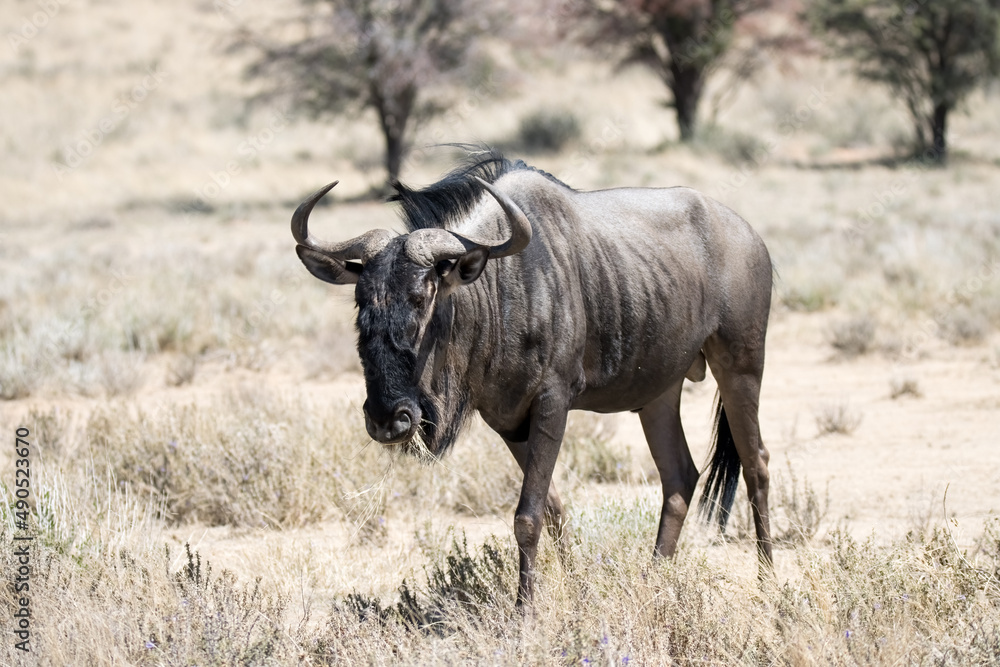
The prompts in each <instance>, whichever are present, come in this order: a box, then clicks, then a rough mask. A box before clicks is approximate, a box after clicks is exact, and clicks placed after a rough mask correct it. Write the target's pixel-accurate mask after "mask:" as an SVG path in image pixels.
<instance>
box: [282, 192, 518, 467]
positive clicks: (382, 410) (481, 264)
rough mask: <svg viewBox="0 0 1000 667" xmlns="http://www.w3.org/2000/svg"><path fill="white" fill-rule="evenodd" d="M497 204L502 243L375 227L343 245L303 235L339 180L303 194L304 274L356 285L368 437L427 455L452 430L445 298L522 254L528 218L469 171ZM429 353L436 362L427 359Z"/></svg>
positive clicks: (296, 228)
mask: <svg viewBox="0 0 1000 667" xmlns="http://www.w3.org/2000/svg"><path fill="white" fill-rule="evenodd" d="M474 179H475V181H477V182H478V183H479V185H480V186H482V188H483V189H484V190H485V191H486V192H488V193H489V194H490V195H492V197H493V198H494V199H496V201H497V202H498V203H499V204H500V208H501V209H502V210H503V213H504V214H505V216H506V220H507V221H508V223H509V225H510V228H511V235H510V238H508V239H507V240H505V241H478V240H473V239H470V238H467V237H465V236H462V235H460V234H457V233H455V232H451V231H448V230H445V229H441V228H436V227H435V228H425V229H416V230H414V231H412V232H410V233H409V234H404V235H400V236H396V235H393V234H392V233H391V232H389V231H387V230H384V229H375V230H372V231H369V232H366V233H364V234H362V235H361V236H358V237H356V238H353V239H350V240H348V241H343V242H341V243H326V242H323V241H320V240H317V239H316V238H315V237H313V236H312V235H311V234H309V229H308V220H309V213H310V212H311V211H312V208H313V206H315V204H316V202H318V201H319V200H320V198H322V197H323V195H325V194H326V193H327V192H329V191H330V189H331V188H332V187H333V186H334V185H336V182H334V183H331V184H330V185H328V186H326V187H324V188H322V189H320V190H318V191H317V192H316V193H314V194H313V195H311V196H310V197H309V198H308V199H306V200H305V201H304V202H302V204H301V205H300V206H299V207H298V209H297V210H296V211H295V214H294V215H293V216H292V235H293V236H294V237H295V241H296V242H297V243H298V245H297V246H296V248H295V251H296V252H297V253H298V255H299V258H300V259H301V260H302V262H303V264H305V265H306V268H308V269H309V271H310V272H311V273H312V274H313V275H314V276H316V277H317V278H319V279H320V280H324V281H326V282H329V283H333V284H348V283H356V284H357V287H356V288H355V293H354V294H355V300H356V302H357V306H358V319H357V328H358V352H359V353H360V355H361V365H362V367H363V369H364V374H365V387H366V389H367V393H368V398H367V400H366V401H365V404H364V413H365V426H366V428H367V430H368V434H369V435H370V436H371V437H372V438H374V439H375V440H378V441H379V442H381V443H383V444H387V445H389V444H394V445H396V444H402V445H404V447H406V448H407V449H408V446H409V445H411V444H412V443H413V441H414V439H415V438H416V437H418V436H419V438H420V439H421V440H422V442H423V444H424V445H425V446H426V447H427V449H428V450H429V451H430V453H431V454H433V455H439V454H440V453H442V452H443V451H444V450H445V449H446V448H447V447H448V445H450V444H451V441H452V440H453V439H454V437H455V435H457V429H458V426H459V425H460V424H459V423H457V422H459V421H460V420H461V413H462V412H463V409H462V406H461V405H460V404H461V403H462V402H464V398H463V397H461V396H456V395H451V396H449V395H447V394H448V392H452V393H454V392H456V391H460V390H459V389H458V388H455V387H449V386H447V385H448V382H447V381H441V382H439V380H440V378H438V377H437V376H438V375H439V374H440V373H442V372H443V369H442V368H441V365H442V364H443V363H446V362H444V358H445V354H444V350H445V348H446V347H447V344H448V340H449V337H450V335H451V318H452V305H451V301H450V299H449V297H450V295H451V294H452V293H453V292H454V291H455V290H457V289H460V288H462V287H463V286H465V285H468V284H470V283H472V282H474V281H475V280H476V279H477V278H479V276H480V275H481V274H482V272H483V269H485V268H486V264H487V262H488V261H489V260H491V259H497V258H500V257H506V256H508V255H512V254H514V253H517V252H520V251H521V250H523V249H524V248H525V247H526V246H527V245H528V242H529V241H530V240H531V224H530V222H529V221H528V219H527V217H526V216H525V215H524V213H523V212H522V211H521V209H520V208H518V206H517V204H515V203H514V202H513V200H511V198H510V197H509V196H507V195H506V194H505V193H503V192H502V191H501V190H499V189H498V188H497V187H496V186H495V185H493V184H492V183H489V182H487V181H485V180H483V179H481V178H478V177H474ZM432 357H433V363H429V360H430V359H431V358H432Z"/></svg>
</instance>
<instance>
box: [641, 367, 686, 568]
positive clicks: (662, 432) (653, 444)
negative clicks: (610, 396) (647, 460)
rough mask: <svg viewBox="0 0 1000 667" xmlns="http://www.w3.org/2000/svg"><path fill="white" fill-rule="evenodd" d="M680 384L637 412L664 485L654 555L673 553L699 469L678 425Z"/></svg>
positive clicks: (679, 422)
mask: <svg viewBox="0 0 1000 667" xmlns="http://www.w3.org/2000/svg"><path fill="white" fill-rule="evenodd" d="M683 383H684V380H683V379H682V380H680V381H678V382H677V384H675V385H674V386H672V387H671V388H670V389H668V390H667V391H666V392H665V393H663V394H662V395H661V396H659V397H658V398H656V399H655V400H654V401H653V402H651V403H649V404H647V405H645V406H643V408H642V410H641V411H640V412H639V421H641V422H642V430H643V432H644V433H645V434H646V442H647V443H648V444H649V453H650V454H652V455H653V461H654V462H655V463H656V469H657V470H658V471H659V473H660V484H661V486H662V487H663V510H662V511H661V513H660V528H659V530H658V531H657V533H656V551H655V552H654V553H655V554H656V555H657V556H673V555H674V550H675V549H677V539H678V537H679V536H680V532H681V527H682V526H683V525H684V518H685V517H686V516H687V512H688V507H689V506H690V504H691V497H692V496H693V495H694V488H695V486H696V485H697V484H698V468H697V467H696V466H695V464H694V461H693V460H692V459H691V452H690V450H689V449H688V445H687V440H686V439H685V438H684V429H683V428H682V426H681V413H680V407H681V386H682V385H683Z"/></svg>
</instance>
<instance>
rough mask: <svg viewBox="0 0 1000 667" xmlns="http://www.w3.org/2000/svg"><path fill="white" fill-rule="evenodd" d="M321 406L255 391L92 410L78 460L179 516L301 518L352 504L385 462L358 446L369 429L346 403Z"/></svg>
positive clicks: (262, 521)
mask: <svg viewBox="0 0 1000 667" xmlns="http://www.w3.org/2000/svg"><path fill="white" fill-rule="evenodd" d="M314 410H315V408H311V407H310V406H307V405H305V404H303V403H302V401H301V400H300V401H295V400H288V399H283V398H281V397H279V396H276V395H269V394H264V393H261V394H255V393H252V392H249V393H246V392H245V393H244V394H243V395H230V396H228V397H226V398H223V399H219V400H217V401H215V402H214V403H210V404H209V405H207V406H196V405H172V406H166V407H164V408H163V409H161V410H158V411H147V410H133V409H130V408H129V407H128V406H127V405H124V404H118V405H111V406H109V407H105V408H103V409H100V410H98V411H97V412H95V413H94V415H93V416H92V417H91V418H90V420H89V422H88V424H87V426H86V434H85V446H84V447H82V448H81V450H80V453H79V459H80V461H79V462H80V463H81V464H84V463H86V462H88V461H91V460H92V461H93V465H94V467H95V475H96V476H97V477H98V478H103V477H105V476H110V477H111V478H113V479H115V480H116V482H117V484H118V485H119V486H120V487H123V488H125V487H128V488H130V489H131V490H132V491H133V492H134V493H138V494H139V495H146V494H149V493H152V494H154V495H155V496H157V497H160V498H162V499H163V502H164V504H165V510H166V516H165V518H166V519H168V520H169V521H171V522H173V523H183V522H188V521H202V522H204V523H207V524H209V525H234V526H238V525H245V526H261V525H266V526H294V525H301V524H303V523H306V522H310V521H316V520H318V519H321V518H323V517H324V516H327V515H328V514H329V513H330V511H331V510H332V509H333V508H335V507H337V506H340V507H341V509H343V510H344V511H347V512H350V511H352V509H353V507H354V503H351V502H347V501H345V500H344V498H345V496H347V495H348V494H351V493H354V492H356V491H357V490H358V489H361V488H363V487H364V486H365V485H366V484H368V483H369V482H371V481H372V480H373V479H377V472H374V471H377V470H379V468H380V467H381V468H384V467H385V464H384V463H379V462H378V455H379V450H378V449H375V448H371V449H370V451H368V452H358V451H357V449H358V445H361V444H364V443H365V442H367V441H368V438H367V436H366V435H363V434H361V433H359V432H358V431H356V430H352V424H351V423H346V422H345V421H344V420H343V418H342V417H340V416H339V414H342V413H343V411H344V408H343V407H340V410H339V411H337V410H335V409H331V408H330V407H327V408H326V409H324V410H320V411H318V412H319V414H318V416H317V415H316V413H315V412H314ZM338 412H339V414H338Z"/></svg>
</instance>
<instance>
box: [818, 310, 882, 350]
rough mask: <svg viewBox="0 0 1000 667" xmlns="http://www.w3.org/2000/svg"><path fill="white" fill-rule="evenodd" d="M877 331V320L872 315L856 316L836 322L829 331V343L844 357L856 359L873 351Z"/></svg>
mask: <svg viewBox="0 0 1000 667" xmlns="http://www.w3.org/2000/svg"><path fill="white" fill-rule="evenodd" d="M875 329H876V326H875V319H874V318H873V317H872V316H871V315H867V314H865V315H854V316H853V317H850V318H848V319H846V320H840V321H838V322H834V323H833V324H832V325H831V326H830V328H829V330H828V331H827V341H828V342H829V343H830V345H832V346H833V348H834V349H835V350H837V352H839V353H841V354H842V355H844V356H846V357H856V356H858V355H861V354H865V353H866V352H869V351H871V349H872V347H873V345H874V343H875Z"/></svg>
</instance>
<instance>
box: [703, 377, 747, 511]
mask: <svg viewBox="0 0 1000 667" xmlns="http://www.w3.org/2000/svg"><path fill="white" fill-rule="evenodd" d="M713 436H714V440H715V451H714V452H713V453H712V463H711V465H710V467H709V471H708V479H707V480H705V490H704V492H703V493H702V496H701V503H700V505H699V512H700V513H701V516H702V518H703V519H704V520H705V521H707V522H710V521H712V518H713V516H714V518H715V520H716V521H718V522H719V528H720V529H721V530H725V529H726V522H728V521H729V513H730V511H731V510H732V508H733V500H735V498H736V487H737V486H738V485H739V483H740V456H739V454H738V453H737V452H736V442H735V441H734V440H733V432H732V431H731V430H730V429H729V420H728V419H726V408H725V406H724V405H722V399H721V398H720V397H719V395H718V394H716V395H715V430H714V433H713Z"/></svg>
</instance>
